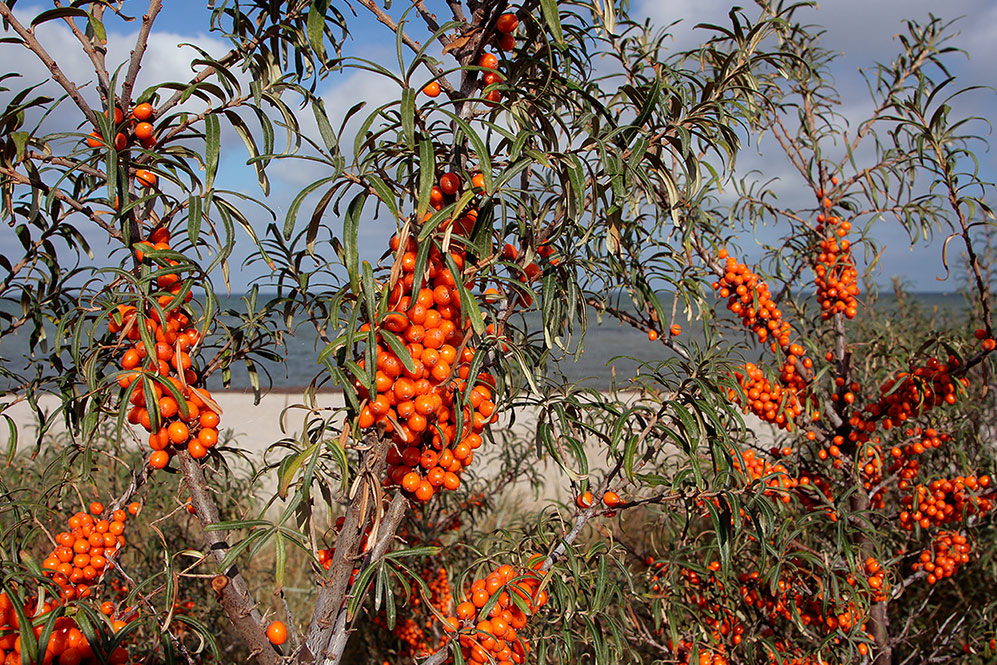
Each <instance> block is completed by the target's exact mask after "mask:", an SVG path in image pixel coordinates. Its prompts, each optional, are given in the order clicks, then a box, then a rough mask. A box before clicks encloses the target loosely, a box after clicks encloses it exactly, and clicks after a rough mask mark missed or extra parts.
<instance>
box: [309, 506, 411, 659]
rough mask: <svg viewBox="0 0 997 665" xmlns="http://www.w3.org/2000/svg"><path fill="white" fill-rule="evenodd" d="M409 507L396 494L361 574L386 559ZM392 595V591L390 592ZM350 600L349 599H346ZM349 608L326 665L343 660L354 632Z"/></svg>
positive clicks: (334, 636) (334, 635) (332, 641)
mask: <svg viewBox="0 0 997 665" xmlns="http://www.w3.org/2000/svg"><path fill="white" fill-rule="evenodd" d="M407 507H408V499H406V498H405V495H403V494H402V493H401V492H397V493H396V494H395V498H394V499H392V500H391V505H390V506H389V507H388V511H387V513H386V514H385V517H384V521H383V522H381V529H382V531H381V536H380V537H379V538H378V540H377V543H376V544H375V545H374V547H373V548H372V549H371V551H370V553H369V554H368V555H367V558H366V559H365V561H364V563H363V565H362V566H360V573H358V574H357V576H358V577H359V575H360V574H361V573H363V571H364V570H366V569H367V568H369V567H371V566H373V565H376V564H377V563H378V562H380V561H381V559H382V558H384V555H385V554H386V553H387V551H388V546H389V545H390V544H391V542H392V541H393V540H394V536H395V532H396V531H397V530H398V525H399V524H401V521H402V518H403V517H405V509H406V508H407ZM370 584H373V580H371V581H370V582H369V583H368V585H367V588H368V589H369V588H370ZM365 593H367V589H358V588H357V587H353V588H352V589H351V590H350V596H356V595H358V594H359V595H363V594H365ZM388 593H391V591H388ZM346 600H349V597H348V598H347V599H346ZM362 605H363V601H361V604H360V605H358V607H357V609H359V607H360V606H362ZM348 606H349V603H348V602H347V603H344V604H343V606H342V607H341V608H340V610H339V615H338V616H337V617H336V624H335V629H334V630H333V633H332V636H331V638H330V640H329V646H328V648H327V649H326V653H327V654H328V655H327V656H326V660H325V662H326V665H336V664H337V663H339V662H340V660H342V658H343V651H344V650H345V649H346V643H347V641H348V640H349V637H350V635H351V634H352V632H353V630H352V628H351V627H350V626H351V624H352V621H353V618H355V616H356V615H354V617H349V616H348Z"/></svg>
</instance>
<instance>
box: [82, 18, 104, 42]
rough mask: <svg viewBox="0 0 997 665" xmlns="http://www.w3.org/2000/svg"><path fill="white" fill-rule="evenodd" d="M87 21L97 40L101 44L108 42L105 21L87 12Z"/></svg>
mask: <svg viewBox="0 0 997 665" xmlns="http://www.w3.org/2000/svg"><path fill="white" fill-rule="evenodd" d="M87 22H88V24H89V28H90V31H91V32H92V33H93V36H94V37H96V38H97V41H98V42H100V44H101V45H103V44H107V30H106V29H105V28H104V22H103V21H101V20H99V19H98V18H97V17H96V16H94V15H93V14H91V13H90V12H87Z"/></svg>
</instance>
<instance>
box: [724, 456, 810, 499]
mask: <svg viewBox="0 0 997 665" xmlns="http://www.w3.org/2000/svg"><path fill="white" fill-rule="evenodd" d="M741 459H743V460H744V466H743V468H742V465H741V462H740V461H739V460H738V459H737V457H734V468H735V469H736V470H738V471H740V472H742V473H743V474H744V475H745V477H746V478H747V481H748V483H751V482H753V481H756V480H758V481H761V482H763V483H764V484H765V487H766V488H767V489H765V490H764V492H763V493H764V494H765V496H768V497H771V498H772V499H773V500H774V501H781V502H782V503H789V502H790V501H791V500H792V498H793V497H792V496H791V495H790V494H789V490H792V489H795V488H796V486H797V485H798V484H799V483H798V481H797V480H796V478H794V477H792V476H790V475H789V471H788V470H787V469H786V467H784V466H783V465H782V464H779V463H776V464H770V463H769V462H768V461H767V460H764V459H761V458H760V457H758V456H757V455H755V451H754V450H751V449H750V448H749V449H747V450H745V451H744V452H742V453H741Z"/></svg>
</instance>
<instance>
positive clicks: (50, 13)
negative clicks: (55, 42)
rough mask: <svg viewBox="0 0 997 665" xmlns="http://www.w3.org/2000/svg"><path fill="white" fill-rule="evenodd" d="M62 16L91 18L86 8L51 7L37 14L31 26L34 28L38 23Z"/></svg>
mask: <svg viewBox="0 0 997 665" xmlns="http://www.w3.org/2000/svg"><path fill="white" fill-rule="evenodd" d="M60 18H87V19H88V18H90V14H88V13H87V12H86V11H85V10H83V9H80V8H79V7H57V8H56V9H49V10H46V11H43V12H41V13H40V14H38V15H36V16H35V18H34V19H32V21H31V27H32V28H34V27H35V26H37V25H41V24H42V23H45V22H47V21H54V20H56V19H60Z"/></svg>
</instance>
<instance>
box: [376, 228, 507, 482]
mask: <svg viewBox="0 0 997 665" xmlns="http://www.w3.org/2000/svg"><path fill="white" fill-rule="evenodd" d="M391 248H392V249H393V250H394V251H395V252H396V253H398V254H400V259H399V260H400V266H401V275H402V277H401V279H400V280H399V281H398V283H397V284H396V285H395V286H394V288H393V289H392V291H391V294H390V298H389V306H390V307H392V308H393V311H391V312H388V313H387V314H386V315H385V316H384V318H383V319H382V320H381V321H380V322H379V323H378V326H377V327H378V336H379V340H378V341H379V344H378V347H377V355H376V359H377V371H376V375H375V385H374V386H373V387H374V392H373V393H369V392H368V391H367V390H366V388H365V387H364V386H362V385H361V384H360V383H359V381H358V382H357V383H356V388H357V391H358V393H359V394H360V397H361V399H365V400H366V402H365V404H364V405H363V407H362V408H361V411H360V416H359V420H358V424H359V426H360V428H362V429H365V428H368V427H371V426H373V425H375V424H379V423H380V424H383V427H384V428H385V431H386V432H388V433H389V434H391V436H392V441H393V444H394V445H392V446H391V447H390V448H389V450H388V457H387V463H388V477H387V479H386V480H385V482H386V483H389V484H397V485H401V486H402V488H403V489H404V490H405V491H407V492H410V493H412V494H413V495H415V497H416V498H417V499H419V500H420V501H428V500H429V499H430V498H432V496H433V495H434V494H435V493H436V492H437V491H439V488H441V487H443V488H446V489H449V490H454V489H457V488H458V487H459V486H460V473H461V471H462V469H463V468H464V467H466V466H467V465H469V464H470V463H471V461H472V460H473V458H474V450H476V449H477V448H478V447H479V446H480V445H481V432H482V431H483V430H484V428H485V426H486V425H487V424H488V423H489V422H494V421H495V420H496V419H497V418H498V414H497V413H496V410H495V402H494V401H493V394H492V389H493V388H494V386H495V380H494V378H493V377H492V376H491V375H490V374H488V373H485V372H482V373H480V374H478V375H477V376H476V377H473V379H472V378H471V377H470V366H471V362H472V361H473V360H474V355H475V352H474V349H473V348H471V347H469V346H466V345H465V330H466V329H468V328H469V323H468V322H467V321H466V320H465V319H464V318H463V317H462V315H461V309H460V295H459V291H458V290H457V282H456V280H457V279H461V278H462V277H461V275H459V274H458V275H454V274H453V273H452V272H451V270H450V269H449V268H447V267H446V266H445V263H444V260H445V259H444V257H443V256H442V254H441V252H440V251H439V250H438V249H437V248H436V247H435V246H434V247H432V248H431V249H430V251H429V254H428V262H427V274H428V278H429V284H428V285H427V286H426V287H423V288H419V289H418V291H415V288H416V287H415V274H414V271H415V263H416V252H417V251H418V246H417V245H416V242H415V240H414V239H411V238H410V239H409V240H408V242H407V244H406V246H405V248H404V250H405V251H403V252H400V251H399V249H400V241H399V240H398V238H397V237H394V238H392V241H391ZM450 259H451V260H452V261H453V263H454V265H455V266H456V267H457V268H458V270H459V269H461V268H462V267H463V265H464V253H463V252H462V251H459V250H453V251H451V253H450ZM420 279H421V276H420ZM386 335H395V336H397V337H396V338H401V339H400V340H398V341H399V342H400V344H401V345H404V350H403V351H402V353H407V354H408V356H409V357H408V358H406V360H407V361H408V363H405V362H403V361H402V359H401V358H399V356H398V355H396V353H395V351H393V350H392V347H391V346H390V345H389V344H388V343H387V342H385V340H384V337H385V336H386ZM458 347H460V348H462V349H463V350H462V351H461V352H460V354H459V355H458V351H457V348H458ZM399 348H400V347H399ZM359 364H360V365H361V366H363V365H364V361H363V360H361V361H359ZM469 383H470V384H471V385H469ZM465 393H466V398H467V401H466V404H465V403H464V395H465ZM458 412H459V416H460V418H459V419H460V421H461V422H460V429H459V430H458Z"/></svg>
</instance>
